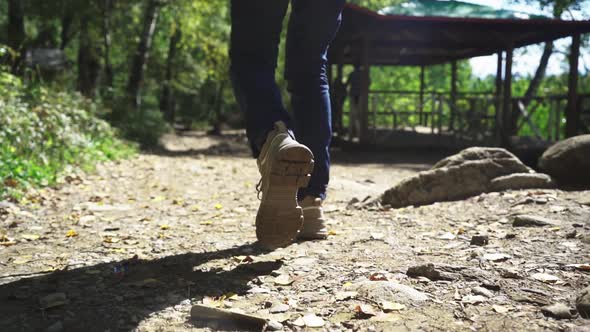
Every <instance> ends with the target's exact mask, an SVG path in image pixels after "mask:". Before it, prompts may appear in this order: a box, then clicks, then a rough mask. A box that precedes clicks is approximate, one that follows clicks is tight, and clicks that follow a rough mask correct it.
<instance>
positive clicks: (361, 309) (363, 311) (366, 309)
mask: <svg viewBox="0 0 590 332" xmlns="http://www.w3.org/2000/svg"><path fill="white" fill-rule="evenodd" d="M354 312H355V313H356V314H357V315H359V316H375V315H376V314H377V312H376V311H375V309H374V308H373V306H371V305H368V304H359V305H357V306H356V307H354Z"/></svg>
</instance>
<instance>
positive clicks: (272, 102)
mask: <svg viewBox="0 0 590 332" xmlns="http://www.w3.org/2000/svg"><path fill="white" fill-rule="evenodd" d="M288 5H289V0H247V1H245V0H232V1H231V20H232V31H231V45H230V60H231V78H232V84H233V88H234V94H235V96H236V99H237V101H238V104H239V106H240V108H241V110H242V112H243V113H244V115H245V117H246V130H247V135H248V140H249V141H250V145H251V147H252V151H253V154H254V157H258V155H259V154H260V150H261V149H262V145H263V144H264V141H265V140H266V135H267V134H268V133H269V132H270V131H271V130H272V128H273V125H274V123H275V122H277V121H283V122H285V123H287V124H289V123H290V117H289V114H288V113H287V111H286V110H285V107H284V106H283V101H282V98H281V92H280V90H279V87H278V86H277V84H276V81H275V70H276V66H277V57H278V54H279V43H280V38H281V30H282V26H283V19H284V17H285V14H286V12H287V7H288Z"/></svg>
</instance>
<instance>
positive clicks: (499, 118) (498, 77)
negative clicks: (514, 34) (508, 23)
mask: <svg viewBox="0 0 590 332" xmlns="http://www.w3.org/2000/svg"><path fill="white" fill-rule="evenodd" d="M503 55H504V52H498V67H497V69H496V95H495V100H494V107H495V112H496V114H495V119H496V127H495V128H494V130H495V134H496V143H497V144H501V143H502V65H503V64H504V61H503V59H502V56H503Z"/></svg>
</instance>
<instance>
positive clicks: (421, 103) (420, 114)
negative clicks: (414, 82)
mask: <svg viewBox="0 0 590 332" xmlns="http://www.w3.org/2000/svg"><path fill="white" fill-rule="evenodd" d="M418 103H419V104H418V112H419V118H418V121H419V123H420V124H421V125H424V123H423V121H422V120H423V113H424V66H420V100H419V101H418Z"/></svg>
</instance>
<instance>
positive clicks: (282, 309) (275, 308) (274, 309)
mask: <svg viewBox="0 0 590 332" xmlns="http://www.w3.org/2000/svg"><path fill="white" fill-rule="evenodd" d="M287 310H289V306H288V305H286V304H284V303H279V304H277V305H275V306H273V307H271V308H270V313H271V314H278V313H281V312H286V311H287Z"/></svg>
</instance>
